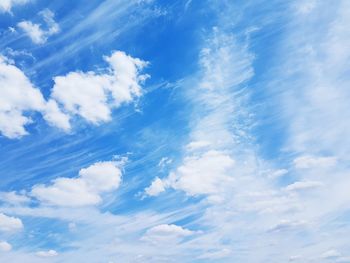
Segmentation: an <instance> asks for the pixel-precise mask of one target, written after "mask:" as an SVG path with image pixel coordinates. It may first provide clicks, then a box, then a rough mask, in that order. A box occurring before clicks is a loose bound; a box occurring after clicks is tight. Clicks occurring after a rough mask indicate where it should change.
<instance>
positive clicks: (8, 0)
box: [0, 0, 30, 13]
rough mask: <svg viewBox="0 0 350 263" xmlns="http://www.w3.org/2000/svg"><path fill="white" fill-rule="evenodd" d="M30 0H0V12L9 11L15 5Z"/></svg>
mask: <svg viewBox="0 0 350 263" xmlns="http://www.w3.org/2000/svg"><path fill="white" fill-rule="evenodd" d="M29 1H30V0H0V13H1V12H9V13H10V12H11V8H12V7H13V6H15V5H24V4H26V3H28V2H29Z"/></svg>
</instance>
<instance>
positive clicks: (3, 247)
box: [0, 241, 12, 252]
mask: <svg viewBox="0 0 350 263" xmlns="http://www.w3.org/2000/svg"><path fill="white" fill-rule="evenodd" d="M11 249H12V246H11V244H9V243H8V242H6V241H0V251H4V252H7V251H10V250H11Z"/></svg>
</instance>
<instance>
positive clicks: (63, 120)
mask: <svg viewBox="0 0 350 263" xmlns="http://www.w3.org/2000/svg"><path fill="white" fill-rule="evenodd" d="M43 117H44V119H45V120H46V121H47V122H48V123H49V124H50V125H52V126H56V127H58V128H61V129H62V130H64V131H66V132H68V131H69V130H70V129H71V125H70V123H69V116H68V115H67V114H64V113H63V112H62V111H61V110H60V109H59V107H58V105H57V103H56V101H54V100H52V99H50V100H49V101H48V102H47V103H46V107H45V110H44V111H43Z"/></svg>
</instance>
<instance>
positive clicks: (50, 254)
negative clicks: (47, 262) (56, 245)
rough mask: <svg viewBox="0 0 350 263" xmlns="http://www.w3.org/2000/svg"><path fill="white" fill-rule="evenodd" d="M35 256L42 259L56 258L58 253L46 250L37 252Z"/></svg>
mask: <svg viewBox="0 0 350 263" xmlns="http://www.w3.org/2000/svg"><path fill="white" fill-rule="evenodd" d="M36 255H37V256H38V257H44V258H48V257H55V256H58V253H57V252H56V251H55V250H52V249H50V250H47V251H38V252H37V253H36Z"/></svg>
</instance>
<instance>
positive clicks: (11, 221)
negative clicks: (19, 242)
mask: <svg viewBox="0 0 350 263" xmlns="http://www.w3.org/2000/svg"><path fill="white" fill-rule="evenodd" d="M22 228H23V224H22V221H21V219H19V218H16V217H12V216H7V215H5V214H3V213H0V231H3V232H12V231H18V230H21V229H22Z"/></svg>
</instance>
